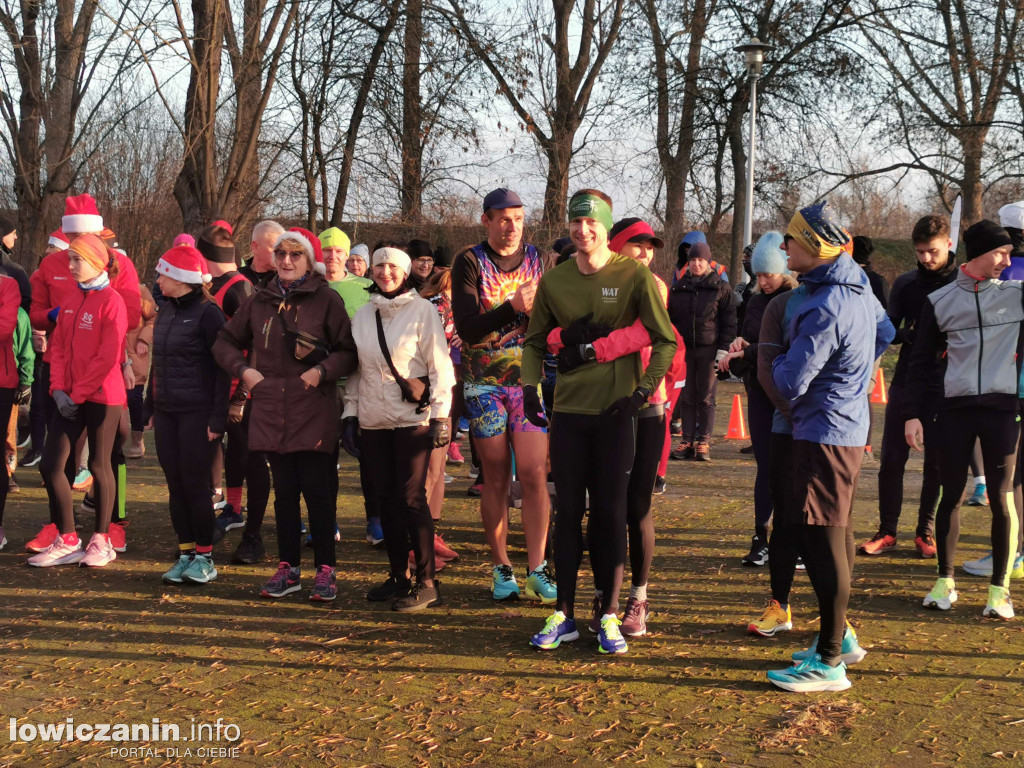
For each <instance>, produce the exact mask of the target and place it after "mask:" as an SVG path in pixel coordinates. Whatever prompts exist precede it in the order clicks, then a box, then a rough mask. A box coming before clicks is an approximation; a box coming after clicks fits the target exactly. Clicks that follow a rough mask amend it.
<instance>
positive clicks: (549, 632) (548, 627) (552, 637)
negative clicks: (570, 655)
mask: <svg viewBox="0 0 1024 768" xmlns="http://www.w3.org/2000/svg"><path fill="white" fill-rule="evenodd" d="M579 639H580V633H579V632H577V631H576V620H575V619H567V618H565V614H564V613H562V612H561V611H555V612H554V613H552V614H551V615H550V616H548V619H547V621H545V622H544V629H542V630H541V631H540V632H538V633H537V634H536V635H534V636H533V637H531V638H530V645H532V646H533V647H534V648H540V649H541V650H543V651H551V650H554V649H555V648H557V647H558V646H560V645H561V644H562V643H571V642H572V641H573V640H579Z"/></svg>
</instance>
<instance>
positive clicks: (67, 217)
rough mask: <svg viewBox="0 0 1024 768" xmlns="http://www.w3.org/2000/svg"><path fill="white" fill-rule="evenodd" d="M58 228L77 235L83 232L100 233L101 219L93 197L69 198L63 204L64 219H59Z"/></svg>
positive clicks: (101, 227)
mask: <svg viewBox="0 0 1024 768" xmlns="http://www.w3.org/2000/svg"><path fill="white" fill-rule="evenodd" d="M60 228H61V229H63V230H64V231H65V232H74V233H75V234H78V235H80V234H83V233H85V232H102V231H103V217H102V216H100V212H99V209H98V208H97V207H96V201H95V200H94V199H93V196H92V195H78V196H77V197H69V198H68V199H67V201H66V202H65V203H64V218H63V219H61V222H60Z"/></svg>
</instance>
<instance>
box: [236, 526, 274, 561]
mask: <svg viewBox="0 0 1024 768" xmlns="http://www.w3.org/2000/svg"><path fill="white" fill-rule="evenodd" d="M266 554H267V550H266V549H265V548H264V547H263V537H262V536H261V535H260V534H259V533H255V534H252V535H249V534H248V533H243V534H242V540H241V541H240V542H238V548H237V549H236V550H235V554H233V555H232V556H231V562H233V563H240V564H242V565H252V564H254V563H258V562H259V561H260V560H262V559H263V558H264V556H265V555H266Z"/></svg>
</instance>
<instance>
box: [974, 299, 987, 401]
mask: <svg viewBox="0 0 1024 768" xmlns="http://www.w3.org/2000/svg"><path fill="white" fill-rule="evenodd" d="M974 306H975V308H976V309H977V310H978V395H979V396H980V395H981V394H982V391H981V359H982V357H983V356H984V354H985V327H984V326H983V325H982V324H981V295H980V294H979V293H978V283H975V284H974Z"/></svg>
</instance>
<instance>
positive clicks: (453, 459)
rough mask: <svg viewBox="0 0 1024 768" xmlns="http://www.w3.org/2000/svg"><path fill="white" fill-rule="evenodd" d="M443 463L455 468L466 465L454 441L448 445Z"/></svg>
mask: <svg viewBox="0 0 1024 768" xmlns="http://www.w3.org/2000/svg"><path fill="white" fill-rule="evenodd" d="M445 461H446V463H448V464H451V465H452V466H455V467H458V466H461V465H463V464H465V463H466V459H465V458H463V456H462V451H461V450H460V449H459V444H458V443H457V442H456V441H455V440H452V441H451V442H450V443H448V458H447V459H446V460H445Z"/></svg>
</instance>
